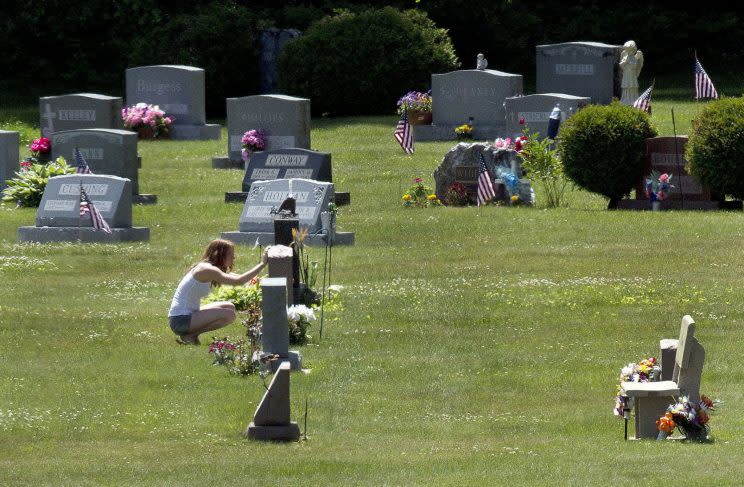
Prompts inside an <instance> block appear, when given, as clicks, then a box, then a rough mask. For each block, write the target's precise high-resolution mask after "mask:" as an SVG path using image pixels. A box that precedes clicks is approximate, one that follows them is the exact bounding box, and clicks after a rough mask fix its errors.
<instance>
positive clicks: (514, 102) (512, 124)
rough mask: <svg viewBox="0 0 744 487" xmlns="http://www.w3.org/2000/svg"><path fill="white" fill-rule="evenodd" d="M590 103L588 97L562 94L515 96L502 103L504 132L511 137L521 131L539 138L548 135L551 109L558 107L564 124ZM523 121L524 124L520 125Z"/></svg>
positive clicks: (519, 133)
mask: <svg viewBox="0 0 744 487" xmlns="http://www.w3.org/2000/svg"><path fill="white" fill-rule="evenodd" d="M589 103H591V99H590V98H589V97H581V96H574V95H565V94H562V93H539V94H536V95H526V96H517V97H512V98H507V99H506V100H505V101H504V108H505V109H506V130H507V133H509V134H510V135H511V136H515V135H521V132H522V130H523V129H525V128H527V129H529V130H530V132H533V133H535V132H537V133H539V134H540V137H541V138H544V137H545V136H546V135H547V133H548V119H549V118H550V113H551V112H552V111H553V108H554V107H555V106H556V105H558V106H559V107H560V110H561V114H562V117H561V121H562V122H565V121H566V120H567V119H568V118H570V117H571V116H572V115H573V114H574V113H576V112H577V111H578V110H579V109H580V108H582V107H585V106H586V105H588V104H589ZM520 120H524V124H520Z"/></svg>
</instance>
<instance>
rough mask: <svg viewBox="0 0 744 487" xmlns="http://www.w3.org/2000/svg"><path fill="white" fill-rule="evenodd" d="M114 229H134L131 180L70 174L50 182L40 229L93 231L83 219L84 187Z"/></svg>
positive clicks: (38, 222)
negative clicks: (81, 215)
mask: <svg viewBox="0 0 744 487" xmlns="http://www.w3.org/2000/svg"><path fill="white" fill-rule="evenodd" d="M81 184H82V187H83V189H84V190H85V193H86V194H87V195H88V197H89V198H90V199H91V201H92V202H93V204H94V205H95V206H96V208H98V211H100V212H101V216H102V217H103V218H104V219H105V220H106V223H108V224H109V226H110V227H112V228H114V227H117V228H128V227H131V226H132V190H131V182H130V181H129V180H128V179H124V178H120V177H116V176H104V175H95V174H94V175H91V174H68V175H65V176H56V177H53V178H50V179H49V182H48V183H47V186H46V189H45V190H44V195H43V196H42V197H41V203H40V204H39V209H38V210H37V212H36V226H37V227H43V226H47V227H77V226H82V227H90V226H92V223H91V220H90V218H83V219H81V218H80V186H81Z"/></svg>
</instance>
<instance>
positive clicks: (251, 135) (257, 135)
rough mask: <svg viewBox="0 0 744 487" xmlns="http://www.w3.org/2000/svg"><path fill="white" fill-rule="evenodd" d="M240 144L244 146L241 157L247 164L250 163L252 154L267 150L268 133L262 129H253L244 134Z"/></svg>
mask: <svg viewBox="0 0 744 487" xmlns="http://www.w3.org/2000/svg"><path fill="white" fill-rule="evenodd" d="M240 142H241V143H242V144H243V149H242V150H241V151H240V155H241V157H242V158H243V160H244V161H245V162H248V159H250V158H251V153H252V152H256V151H262V150H264V149H265V148H266V132H264V131H263V130H261V129H251V130H249V131H247V132H246V133H244V134H243V138H242V139H241V140H240Z"/></svg>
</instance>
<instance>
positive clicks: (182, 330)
mask: <svg viewBox="0 0 744 487" xmlns="http://www.w3.org/2000/svg"><path fill="white" fill-rule="evenodd" d="M168 323H169V324H170V327H171V330H173V333H175V334H176V335H180V336H183V335H188V334H189V328H191V315H178V316H169V317H168Z"/></svg>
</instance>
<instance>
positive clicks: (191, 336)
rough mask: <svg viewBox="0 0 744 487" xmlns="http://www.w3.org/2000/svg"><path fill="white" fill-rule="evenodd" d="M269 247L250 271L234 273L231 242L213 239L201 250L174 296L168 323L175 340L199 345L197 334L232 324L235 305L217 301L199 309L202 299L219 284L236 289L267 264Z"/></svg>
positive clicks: (234, 315)
mask: <svg viewBox="0 0 744 487" xmlns="http://www.w3.org/2000/svg"><path fill="white" fill-rule="evenodd" d="M267 252H268V248H267V249H266V250H264V252H263V255H262V256H261V262H259V263H258V264H256V265H255V266H253V268H252V269H250V270H249V271H247V272H245V273H243V274H235V273H233V272H231V271H232V266H233V259H234V256H235V254H234V247H233V243H232V242H229V241H227V240H221V239H217V240H212V241H211V242H210V243H209V245H208V246H207V250H205V251H204V255H203V256H202V259H201V260H200V261H199V262H197V263H196V264H194V266H193V267H192V268H191V269H190V270H189V272H187V273H186V275H185V276H184V277H183V279H181V282H180V283H179V284H178V288H177V289H176V294H174V295H173V301H171V307H170V311H168V322H169V323H170V327H171V329H172V330H173V332H174V333H175V334H176V335H178V338H177V339H176V341H177V342H178V343H183V344H194V345H198V344H199V335H200V334H202V333H205V332H208V331H212V330H216V329H218V328H222V327H223V326H227V325H229V324H230V323H232V322H233V321H235V317H236V314H235V305H234V304H232V303H230V302H228V301H218V302H215V303H209V304H206V305H204V306H200V301H201V299H202V298H203V297H205V296H206V295H207V294H209V291H210V290H211V288H212V287H215V286H219V285H221V284H227V285H230V286H239V285H243V284H245V283H247V282H248V281H250V280H251V279H253V278H254V277H256V276H257V275H258V273H259V272H261V270H262V269H263V268H264V267H265V266H266V263H267V262H268V254H267Z"/></svg>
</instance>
